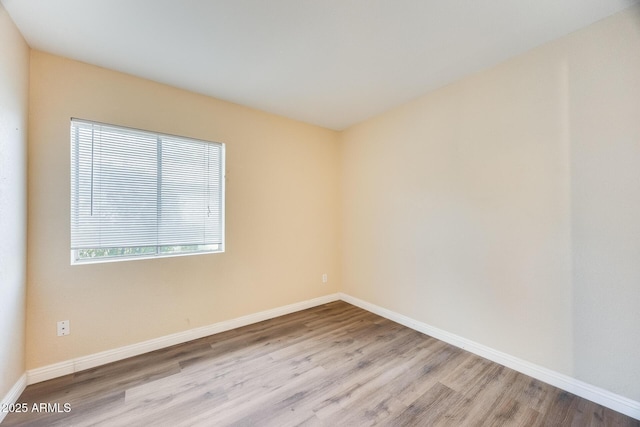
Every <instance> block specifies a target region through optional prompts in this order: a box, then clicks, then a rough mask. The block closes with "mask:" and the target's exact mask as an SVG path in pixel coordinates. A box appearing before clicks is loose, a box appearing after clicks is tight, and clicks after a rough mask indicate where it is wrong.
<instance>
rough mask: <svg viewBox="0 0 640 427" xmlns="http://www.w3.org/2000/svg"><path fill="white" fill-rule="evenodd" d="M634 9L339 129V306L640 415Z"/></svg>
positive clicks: (638, 57)
mask: <svg viewBox="0 0 640 427" xmlns="http://www.w3.org/2000/svg"><path fill="white" fill-rule="evenodd" d="M638 10H639V9H638V8H634V9H631V10H628V11H626V12H623V13H621V14H618V15H615V16H613V17H611V18H609V19H606V20H604V21H602V22H599V23H597V24H595V25H592V26H590V27H588V28H586V29H583V30H581V31H579V32H576V33H574V34H571V35H570V36H567V37H565V38H562V39H560V40H557V41H555V42H553V43H550V44H547V45H545V46H543V47H540V48H538V49H535V50H533V51H530V52H528V53H526V54H524V55H522V56H520V57H517V58H514V59H512V60H509V61H507V62H505V63H503V64H501V65H498V66H497V67H495V68H492V69H490V70H487V71H485V72H482V73H479V74H476V75H474V76H471V77H468V78H466V79H463V80H461V81H459V82H457V83H455V84H452V85H450V86H447V87H445V88H442V89H440V90H438V91H435V92H433V93H431V94H428V95H426V96H423V97H421V98H419V99H417V100H416V101H414V102H411V103H409V104H406V105H404V106H401V107H399V108H397V109H394V110H392V111H390V112H387V113H385V114H383V115H381V116H379V117H376V118H374V119H371V120H368V121H366V122H365V123H362V124H360V125H358V126H355V127H353V128H351V129H349V130H347V131H346V132H345V133H344V134H343V135H342V141H343V144H342V147H341V150H342V188H343V193H342V203H343V224H342V235H343V264H342V265H343V289H344V291H345V292H346V293H348V294H350V295H353V296H355V297H358V298H361V299H364V300H367V301H370V302H372V303H375V304H377V305H380V306H383V307H386V308H389V309H391V310H394V311H396V312H399V313H401V314H404V315H407V316H410V317H412V318H414V319H417V320H419V321H422V322H426V323H428V324H431V325H433V326H436V327H438V328H441V329H444V330H446V331H449V332H452V333H454V334H457V335H460V336H462V337H465V338H467V339H471V340H473V341H476V342H478V343H481V344H484V345H487V346H489V347H492V348H494V349H497V350H500V351H503V352H506V353H508V354H511V355H514V356H517V357H519V358H522V359H524V360H527V361H530V362H533V363H536V364H539V365H542V366H545V367H547V368H550V369H553V370H555V371H558V372H561V373H565V374H568V375H571V376H574V377H577V378H578V379H581V380H584V381H586V382H588V383H591V384H594V385H597V386H601V387H603V388H605V389H608V390H611V391H613V392H616V393H619V394H622V395H624V396H627V397H629V398H632V399H635V400H640V381H638V378H640V363H638V360H640V309H638V307H640V286H638V284H639V283H640V262H638V260H639V259H640V222H639V221H638V218H640V31H639V26H640V16H639V11H638Z"/></svg>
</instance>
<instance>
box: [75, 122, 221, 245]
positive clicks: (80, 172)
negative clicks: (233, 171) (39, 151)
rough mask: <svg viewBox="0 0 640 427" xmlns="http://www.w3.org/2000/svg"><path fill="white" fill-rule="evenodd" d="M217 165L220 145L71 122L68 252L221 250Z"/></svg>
mask: <svg viewBox="0 0 640 427" xmlns="http://www.w3.org/2000/svg"><path fill="white" fill-rule="evenodd" d="M223 165H224V145H223V144H220V143H213V142H207V141H200V140H195V139H190V138H182V137H177V136H171V135H164V134H157V133H152V132H146V131H140V130H135V129H130V128H122V127H117V126H113V125H107V124H101V123H95V122H89V121H85V120H78V119H72V121H71V249H72V250H76V251H77V250H96V249H110V248H120V249H126V248H147V249H146V250H144V251H142V252H143V253H144V254H147V255H148V254H153V253H154V252H155V253H158V254H160V253H161V252H162V250H161V248H162V247H166V246H168V247H172V249H171V251H170V252H182V250H183V249H184V248H185V247H186V249H185V250H187V251H188V250H194V248H193V247H201V246H207V247H211V245H222V244H223V236H224V232H223V231H224V230H223V228H224V211H223V210H224V200H223V198H224V176H223V170H224V166H223ZM149 248H150V249H149ZM124 253H127V252H126V251H124Z"/></svg>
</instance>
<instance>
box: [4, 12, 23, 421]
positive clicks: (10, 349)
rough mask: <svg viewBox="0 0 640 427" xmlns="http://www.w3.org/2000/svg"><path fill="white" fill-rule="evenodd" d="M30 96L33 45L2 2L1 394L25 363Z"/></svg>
mask: <svg viewBox="0 0 640 427" xmlns="http://www.w3.org/2000/svg"><path fill="white" fill-rule="evenodd" d="M28 98H29V47H28V46H27V44H26V43H25V41H24V39H23V38H22V36H21V35H20V33H19V32H18V29H17V28H16V27H15V26H14V24H13V21H11V18H9V15H8V14H7V12H6V11H5V10H4V7H3V6H2V5H0V236H1V237H0V331H2V332H1V333H0V399H2V398H4V397H5V395H6V394H7V392H8V391H9V390H10V389H11V387H13V385H14V384H15V383H16V381H17V380H18V379H19V378H20V376H22V374H23V373H24V369H25V368H24V355H25V350H24V334H25V295H26V266H27V258H26V255H27V254H26V251H27V248H26V244H27V229H26V226H27V169H26V166H27V165H26V163H27V112H28V110H27V102H28ZM0 419H2V414H0Z"/></svg>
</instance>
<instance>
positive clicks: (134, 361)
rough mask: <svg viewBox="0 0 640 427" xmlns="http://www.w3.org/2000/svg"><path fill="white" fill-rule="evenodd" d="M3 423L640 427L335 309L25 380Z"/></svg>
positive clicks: (343, 306)
mask: <svg viewBox="0 0 640 427" xmlns="http://www.w3.org/2000/svg"><path fill="white" fill-rule="evenodd" d="M19 402H21V403H22V402H25V403H27V404H28V405H29V407H31V405H32V404H33V403H34V402H35V403H42V402H45V403H47V402H48V403H59V404H60V408H61V409H62V408H63V405H64V403H69V404H70V405H71V411H70V412H68V413H38V412H35V413H34V412H30V413H26V414H17V413H12V414H9V415H8V416H7V418H5V420H4V422H3V426H4V425H6V426H16V425H30V426H31V425H33V426H71V425H73V426H89V425H91V426H93V425H105V426H151V425H154V426H155V425H159V426H196V425H197V426H200V425H202V426H226V425H235V426H278V427H282V426H296V425H304V426H314V425H327V426H368V425H384V426H414V425H419V426H439V425H444V426H601V425H602V426H605V425H606V426H609V425H610V426H640V422H639V421H637V420H633V419H631V418H629V417H625V416H623V415H621V414H619V413H616V412H614V411H612V410H609V409H606V408H604V407H602V406H600V405H597V404H595V403H592V402H590V401H588V400H585V399H582V398H579V397H576V396H574V395H572V394H570V393H567V392H564V391H561V390H559V389H557V388H555V387H552V386H550V385H547V384H545V383H542V382H540V381H538V380H535V379H533V378H530V377H527V376H525V375H523V374H520V373H517V372H515V371H513V370H511V369H508V368H505V367H503V366H501V365H498V364H496V363H493V362H490V361H488V360H486V359H483V358H481V357H478V356H475V355H473V354H471V353H468V352H466V351H464V350H461V349H459V348H456V347H453V346H451V345H448V344H445V343H444V342H442V341H438V340H436V339H434V338H431V337H429V336H426V335H423V334H421V333H419V332H416V331H414V330H411V329H409V328H406V327H404V326H401V325H398V324H397V323H394V322H391V321H389V320H386V319H384V318H381V317H379V316H376V315H374V314H371V313H369V312H367V311H364V310H361V309H359V308H356V307H354V306H352V305H349V304H347V303H344V302H334V303H330V304H326V305H323V306H320V307H316V308H312V309H309V310H305V311H301V312H298V313H294V314H290V315H287V316H283V317H280V318H277V319H272V320H268V321H265V322H261V323H258V324H255V325H251V326H247V327H243V328H239V329H236V330H232V331H228V332H224V333H221V334H217V335H213V336H210V337H206V338H203V339H200V340H196V341H192V342H189V343H185V344H181V345H177V346H174V347H170V348H167V349H163V350H159V351H155V352H152V353H148V354H144V355H141V356H137V357H133V358H130V359H127V360H123V361H120V362H115V363H112V364H109V365H105V366H101V367H98V368H94V369H90V370H87V371H83V372H79V373H76V374H73V375H68V376H66V377H62V378H58V379H55V380H51V381H47V382H43V383H39V384H34V385H31V386H29V387H27V389H26V390H25V392H24V393H23V394H22V396H21V397H20V398H19Z"/></svg>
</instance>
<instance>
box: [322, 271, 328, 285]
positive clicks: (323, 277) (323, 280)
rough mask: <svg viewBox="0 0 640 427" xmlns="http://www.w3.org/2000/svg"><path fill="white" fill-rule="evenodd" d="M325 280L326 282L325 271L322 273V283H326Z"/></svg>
mask: <svg viewBox="0 0 640 427" xmlns="http://www.w3.org/2000/svg"><path fill="white" fill-rule="evenodd" d="M327 282H328V278H327V273H324V274H323V275H322V283H327Z"/></svg>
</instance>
